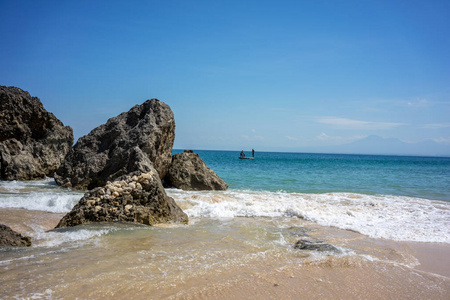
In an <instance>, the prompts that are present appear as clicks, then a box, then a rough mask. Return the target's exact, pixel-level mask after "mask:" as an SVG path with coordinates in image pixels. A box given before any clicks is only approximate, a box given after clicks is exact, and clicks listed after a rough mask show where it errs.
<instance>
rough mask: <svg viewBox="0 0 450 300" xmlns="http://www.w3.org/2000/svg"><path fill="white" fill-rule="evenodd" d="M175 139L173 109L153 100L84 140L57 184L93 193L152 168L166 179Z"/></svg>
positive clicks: (57, 176) (59, 173)
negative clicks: (132, 173)
mask: <svg viewBox="0 0 450 300" xmlns="http://www.w3.org/2000/svg"><path fill="white" fill-rule="evenodd" d="M174 138H175V120H174V116H173V112H172V110H171V109H170V107H169V106H168V105H167V104H165V103H163V102H161V101H159V100H157V99H151V100H147V101H145V102H144V103H143V104H141V105H136V106H134V107H133V108H131V109H130V110H129V111H128V112H124V113H121V114H120V115H118V116H116V117H113V118H111V119H109V120H108V122H107V123H106V124H103V125H100V126H99V127H97V128H95V129H94V130H92V131H91V132H90V133H89V134H88V135H86V136H83V137H81V138H80V139H79V140H78V142H77V143H76V144H75V146H74V147H73V148H72V149H71V151H70V152H69V154H68V155H67V157H66V159H65V160H64V162H63V163H62V165H61V167H60V168H59V169H58V170H57V172H56V174H55V180H56V183H57V184H59V185H61V186H65V187H72V188H75V189H93V188H95V187H98V186H103V185H105V184H106V182H107V181H112V180H114V179H116V178H118V177H119V176H122V175H126V174H129V173H131V172H140V173H145V172H149V171H151V170H152V166H153V167H154V168H155V169H156V171H157V172H158V173H159V176H160V178H163V177H164V175H165V174H166V173H167V169H168V168H169V165H170V162H171V157H172V146H173V141H174Z"/></svg>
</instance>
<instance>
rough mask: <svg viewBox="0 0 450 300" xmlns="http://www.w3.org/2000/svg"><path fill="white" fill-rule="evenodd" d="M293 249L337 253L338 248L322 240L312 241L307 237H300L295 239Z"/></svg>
mask: <svg viewBox="0 0 450 300" xmlns="http://www.w3.org/2000/svg"><path fill="white" fill-rule="evenodd" d="M294 248H295V249H299V250H310V251H319V252H336V253H339V252H340V251H339V249H338V248H336V247H335V246H333V245H330V244H325V243H322V242H312V241H310V240H307V239H301V240H299V241H297V242H296V243H295V245H294Z"/></svg>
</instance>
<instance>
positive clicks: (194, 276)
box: [0, 209, 450, 300]
mask: <svg viewBox="0 0 450 300" xmlns="http://www.w3.org/2000/svg"><path fill="white" fill-rule="evenodd" d="M61 217H62V214H53V213H46V212H36V211H29V210H17V209H0V223H4V224H6V225H9V226H11V227H12V228H13V229H15V230H18V231H20V232H22V233H25V234H26V233H27V232H28V233H33V231H34V230H36V228H41V229H42V228H43V229H45V230H48V229H51V228H53V227H54V226H55V225H56V224H57V222H58V221H59V219H60V218H61ZM193 222H194V223H195V222H197V223H199V224H200V225H201V223H202V222H206V223H205V224H206V225H205V226H204V227H201V226H200V225H199V224H191V225H190V226H188V227H181V228H178V227H176V228H171V227H165V226H164V227H161V228H159V229H155V230H156V231H145V230H143V231H132V232H130V233H128V232H127V231H125V232H124V233H121V234H118V235H114V234H109V235H104V236H101V237H100V238H97V239H94V241H90V240H88V241H85V242H81V246H79V245H78V246H77V247H75V248H67V247H66V246H64V247H63V246H57V247H53V248H52V247H50V248H46V247H39V240H37V241H36V242H37V243H38V246H36V248H35V249H28V250H20V251H16V252H14V251H13V252H11V251H6V252H5V251H1V252H0V258H1V260H2V261H3V262H4V263H2V264H0V281H1V282H2V291H0V298H5V299H6V298H11V297H19V298H31V297H37V298H64V299H75V298H78V299H112V298H114V299H447V300H448V299H450V266H449V259H448V258H449V257H450V245H448V244H439V243H412V242H396V241H391V240H383V239H372V238H368V237H366V236H363V235H361V234H359V233H356V232H352V231H347V230H340V229H336V228H330V227H322V226H319V225H317V224H313V223H308V222H306V221H303V220H296V219H293V220H291V219H283V220H275V221H274V220H271V219H258V218H242V219H231V220H226V221H224V220H219V221H214V222H215V223H213V224H212V225H211V224H210V223H208V222H210V221H203V220H194V221H193ZM286 222H287V223H286ZM291 223H292V224H291ZM221 224H222V225H221ZM223 224H225V225H223ZM274 224H275V225H277V224H288V225H295V226H299V225H301V226H305V228H307V229H308V232H309V234H310V235H311V237H312V238H314V239H324V240H326V241H327V242H329V243H332V244H333V245H336V246H339V247H343V248H345V249H349V253H348V254H346V255H319V256H315V255H303V254H301V253H296V252H294V251H292V250H286V249H285V250H280V251H277V250H276V248H267V250H264V251H266V252H264V253H267V254H261V253H262V252H261V251H262V250H261V249H262V248H261V246H258V247H259V248H257V247H256V246H255V245H253V244H251V245H250V246H248V239H249V237H252V236H262V240H261V241H260V243H261V245H264V243H265V242H269V241H271V240H273V239H274V238H275V237H276V236H277V234H278V232H273V237H270V234H267V236H264V234H265V232H269V233H270V231H271V230H275V229H274V228H275V227H274V226H273V225H274ZM214 225H221V226H223V227H222V228H220V230H219V229H217V228H215V226H214ZM263 226H266V227H265V228H262V227H263ZM209 228H211V230H210V229H209ZM190 230H192V231H190ZM209 230H210V231H211V232H212V233H211V232H207V231H209ZM203 231H205V232H203ZM166 232H169V233H168V234H166ZM186 235H189V236H188V237H186ZM212 236H213V237H214V238H212ZM289 236H290V233H289V232H287V231H286V232H285V237H289ZM264 239H267V241H265V240H264ZM242 241H243V242H242ZM292 241H295V237H292ZM43 242H45V240H44V241H43ZM289 243H291V240H289ZM174 245H175V246H177V247H179V248H177V249H178V250H174ZM158 247H159V248H158ZM246 247H247V248H246ZM191 248H192V249H194V250H192V251H191V250H190V249H191ZM183 249H186V251H185V252H183V253H184V254H183V255H185V256H184V257H183V258H180V259H179V260H174V258H171V259H172V261H173V263H170V262H171V260H168V258H167V257H169V256H170V255H172V254H174V253H170V251H175V252H176V251H181V250H183ZM255 249H256V250H255ZM274 249H275V250H274ZM231 250H233V251H235V252H232V251H231ZM252 251H253V252H252ZM164 253H168V254H164ZM186 253H187V254H186ZM235 253H241V255H242V256H243V257H244V256H247V257H246V258H245V259H241V258H240V257H239V255H237V256H236V254H235ZM352 253H354V254H352ZM164 255H165V256H164ZM164 259H166V260H167V262H168V263H165V260H164ZM208 259H209V260H208ZM203 260H204V261H205V262H204V263H205V265H206V264H208V265H212V267H208V268H206V267H205V268H203V267H202V266H201V265H195V262H197V261H199V262H200V263H201V262H202V261H203ZM190 266H194V268H193V269H189V267H190ZM195 266H197V267H195ZM164 268H166V269H164Z"/></svg>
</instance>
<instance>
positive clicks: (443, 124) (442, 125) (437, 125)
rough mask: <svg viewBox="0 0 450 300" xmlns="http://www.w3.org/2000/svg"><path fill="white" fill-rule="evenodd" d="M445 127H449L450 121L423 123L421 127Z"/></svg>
mask: <svg viewBox="0 0 450 300" xmlns="http://www.w3.org/2000/svg"><path fill="white" fill-rule="evenodd" d="M447 127H450V123H437V124H425V125H423V126H422V128H426V129H441V128H447Z"/></svg>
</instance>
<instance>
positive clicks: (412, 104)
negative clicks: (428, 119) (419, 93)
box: [408, 98, 433, 107]
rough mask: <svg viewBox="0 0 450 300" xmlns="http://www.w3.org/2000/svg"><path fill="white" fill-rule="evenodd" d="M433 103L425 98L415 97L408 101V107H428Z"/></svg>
mask: <svg viewBox="0 0 450 300" xmlns="http://www.w3.org/2000/svg"><path fill="white" fill-rule="evenodd" d="M432 105H433V103H432V102H430V101H428V100H427V99H419V98H417V99H415V100H413V101H410V102H408V106H409V107H429V106H432Z"/></svg>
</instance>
